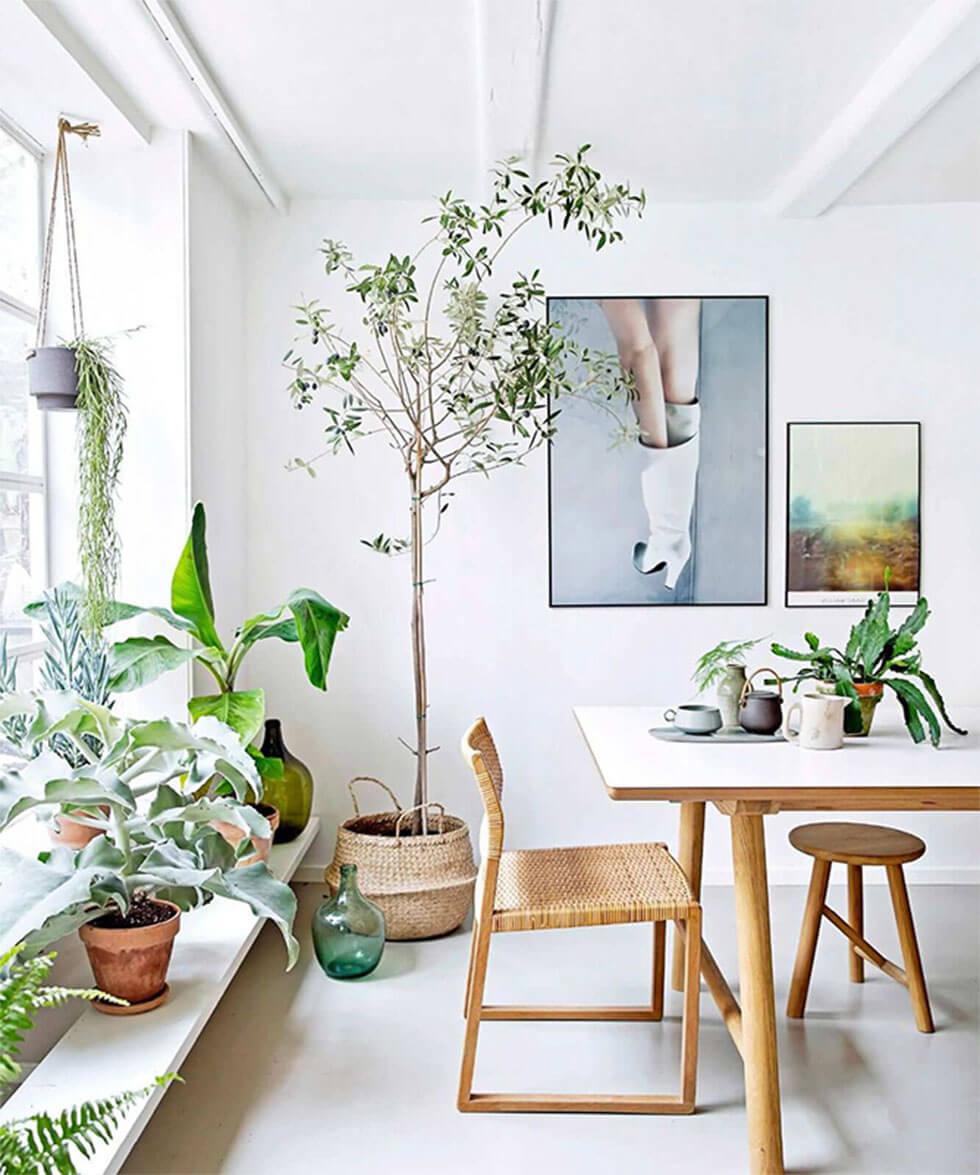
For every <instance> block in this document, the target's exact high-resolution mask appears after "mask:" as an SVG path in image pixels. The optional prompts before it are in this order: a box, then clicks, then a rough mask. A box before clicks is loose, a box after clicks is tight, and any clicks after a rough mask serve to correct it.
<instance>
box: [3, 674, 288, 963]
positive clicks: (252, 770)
mask: <svg viewBox="0 0 980 1175" xmlns="http://www.w3.org/2000/svg"><path fill="white" fill-rule="evenodd" d="M11 714H22V715H24V716H25V717H27V718H28V721H29V723H30V726H29V730H28V740H29V742H30V743H31V744H32V745H34V746H38V745H40V746H41V747H42V748H43V749H41V750H40V752H39V753H38V754H37V755H36V757H35V758H33V759H31V760H29V761H28V762H26V763H24V764H22V765H19V766H18V767H16V768H13V769H9V770H6V771H3V772H0V830H2V829H3V828H5V827H6V826H7V825H9V824H10V823H11V822H12V821H14V820H16V819H17V818H18V817H19V816H21V815H22V814H23V813H25V812H28V811H30V810H32V809H40V810H42V811H43V810H45V809H47V810H52V809H55V810H56V809H60V808H61V807H62V805H66V804H67V805H70V806H72V807H73V808H78V809H84V810H85V814H84V815H82V814H79V816H78V819H79V822H80V823H83V824H86V825H88V826H90V827H94V828H97V829H98V830H99V835H98V836H96V837H95V839H94V840H92V841H90V842H89V843H88V844H87V845H86V846H85V847H84V848H82V849H80V850H79V851H78V852H77V853H76V852H72V851H71V850H70V849H67V848H64V847H57V848H55V849H52V850H51V851H49V852H45V853H41V854H40V855H39V856H38V858H37V859H36V860H32V859H30V858H26V857H23V856H21V855H20V854H19V853H16V852H14V851H13V850H12V849H9V848H3V847H0V951H2V950H5V949H8V948H9V947H10V946H12V945H13V944H15V943H19V942H24V943H25V944H26V947H25V949H26V951H27V952H28V953H35V952H37V951H39V950H43V949H44V948H46V947H47V946H48V945H50V944H51V943H53V942H56V941H57V940H58V939H60V938H62V937H63V936H64V935H66V934H68V933H70V932H72V931H74V930H77V929H78V928H79V927H80V926H82V925H84V924H85V923H87V922H91V921H93V920H94V919H96V918H99V917H101V916H102V915H103V914H105V913H107V912H109V911H118V912H119V913H121V914H122V915H124V916H125V915H126V913H127V912H128V911H129V908H130V905H131V904H132V902H133V900H134V898H136V897H137V896H145V897H152V896H154V895H155V896H158V897H161V898H165V899H166V900H168V901H171V902H174V903H175V904H176V905H177V906H178V907H179V908H180V909H181V910H192V909H194V908H196V907H198V906H201V905H204V904H205V903H207V902H209V901H211V900H212V898H214V897H215V896H219V897H226V898H231V899H233V900H235V901H240V902H244V903H245V904H246V905H248V906H249V907H250V908H251V909H252V911H253V912H254V913H255V914H257V915H259V916H260V917H267V918H269V919H271V920H272V921H273V922H275V924H276V925H277V926H278V928H279V930H280V932H281V933H282V936H283V939H284V940H285V943H286V947H287V952H288V965H289V966H290V967H291V966H292V965H293V963H294V962H295V961H296V958H297V956H298V951H299V948H298V945H297V943H296V940H295V938H294V937H293V934H292V924H293V919H294V917H295V913H296V898H295V895H294V894H293V891H292V890H291V889H290V888H289V886H288V885H284V884H283V883H282V882H281V881H278V880H277V879H276V878H275V877H273V875H272V874H271V873H270V872H269V869H268V868H267V866H266V865H265V864H264V863H262V862H256V863H255V864H252V865H245V866H241V867H236V866H237V865H238V862H239V861H240V860H241V858H242V857H244V856H247V855H250V854H251V853H252V852H254V846H253V838H265V837H269V836H271V829H270V827H269V823H268V821H267V820H266V819H265V818H264V817H263V816H262V815H261V814H260V813H259V812H258V811H257V810H256V809H255V808H253V807H251V806H249V804H248V803H247V801H249V800H254V799H258V798H260V797H261V794H262V783H261V779H260V777H259V774H258V771H257V770H256V766H255V764H254V762H253V761H252V759H251V757H250V756H249V755H248V754H247V753H246V752H245V749H244V748H243V747H242V745H241V742H240V740H239V738H238V736H237V735H236V734H235V732H234V731H232V730H231V729H230V728H229V727H228V726H226V725H225V724H224V723H222V722H219V721H218V720H217V719H216V718H212V717H205V718H202V719H200V720H199V721H197V722H195V723H194V725H193V726H188V725H186V724H184V723H179V722H171V721H168V720H167V719H156V720H154V721H149V722H133V721H129V720H126V719H123V718H120V717H118V716H117V715H115V714H113V713H112V712H111V711H110V710H108V709H107V708H106V707H104V706H98V705H95V704H94V703H92V702H86V701H84V700H83V699H81V698H79V697H78V696H77V695H74V694H68V693H50V694H39V695H24V694H9V695H7V696H6V697H4V698H2V699H0V720H3V719H5V718H7V717H9V716H10V715H11ZM54 734H63V735H64V736H65V738H67V739H68V740H69V741H70V742H71V743H72V744H73V746H74V747H75V749H76V750H77V751H78V752H79V753H80V754H81V756H82V758H83V759H84V763H83V764H82V766H80V767H76V768H71V769H68V765H67V764H66V763H65V761H64V760H63V759H61V758H60V757H59V756H57V755H56V754H54V752H52V751H50V750H49V749H47V746H46V744H48V743H49V742H50V740H51V737H52V735H54ZM86 735H93V736H94V737H95V739H97V740H98V743H99V745H100V746H102V747H103V748H105V749H104V750H103V751H102V752H101V753H100V754H96V753H94V752H93V751H92V750H91V749H90V746H89V743H88V740H87V739H86V737H85V736H86ZM215 777H218V778H219V779H220V780H222V781H223V783H224V784H225V785H227V789H228V792H229V794H228V795H227V796H215V795H205V796H203V797H200V798H199V797H198V795H197V794H196V793H197V792H198V791H199V790H200V789H202V788H203V787H204V785H206V784H207V783H208V781H210V780H212V779H213V778H215ZM141 801H142V802H141ZM215 821H221V822H225V823H230V824H232V825H234V826H235V827H237V828H240V829H242V830H243V832H244V834H245V835H244V836H243V838H242V840H241V842H240V843H239V845H238V846H237V848H232V846H231V845H230V844H229V843H228V842H227V841H226V840H225V839H224V837H222V835H221V834H220V832H218V831H217V829H215V828H214V827H212V823H213V822H215Z"/></svg>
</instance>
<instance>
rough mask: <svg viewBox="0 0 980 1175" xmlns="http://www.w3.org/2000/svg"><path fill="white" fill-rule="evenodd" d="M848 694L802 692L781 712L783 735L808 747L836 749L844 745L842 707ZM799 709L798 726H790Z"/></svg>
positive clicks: (845, 705)
mask: <svg viewBox="0 0 980 1175" xmlns="http://www.w3.org/2000/svg"><path fill="white" fill-rule="evenodd" d="M849 701H850V699H849V698H843V697H840V696H839V695H838V694H804V695H803V697H802V698H800V699H799V700H797V701H795V702H793V703H792V704H791V705H790V706H789V707H787V710H786V713H785V714H784V715H783V737H784V738H785V739H786V741H787V742H789V743H797V745H798V746H801V747H803V748H804V749H806V750H808V751H836V750H838V749H839V748H840V747H842V746H843V745H844V711H845V709H846V708H847V704H848V702H849ZM797 711H799V715H800V729H799V730H798V731H796V730H792V729H791V728H790V722H791V721H792V718H793V715H794V713H796V712H797Z"/></svg>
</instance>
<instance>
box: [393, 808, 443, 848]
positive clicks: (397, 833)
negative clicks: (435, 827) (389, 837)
mask: <svg viewBox="0 0 980 1175" xmlns="http://www.w3.org/2000/svg"><path fill="white" fill-rule="evenodd" d="M430 808H436V809H438V812H439V835H440V836H441V835H442V834H443V833H444V832H445V831H446V809H445V808H444V807H443V806H442V804H437V803H436V802H435V801H434V800H430V801H429V802H428V803H427V804H416V805H415V807H414V808H406V809H405V811H404V812H402V813H401V815H400V816H399V817H398V819H397V820H396V821H395V839H396V840H397V839H398V837H400V836H401V834H402V832H401V830H402V821H403V820H404V819H405V817H406V816H411V815H412V813H413V812H422V811H426V812H427V811H428V810H429V809H430Z"/></svg>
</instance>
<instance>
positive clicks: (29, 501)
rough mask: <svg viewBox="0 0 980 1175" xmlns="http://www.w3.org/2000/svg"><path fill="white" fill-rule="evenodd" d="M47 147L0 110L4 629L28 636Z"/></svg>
mask: <svg viewBox="0 0 980 1175" xmlns="http://www.w3.org/2000/svg"><path fill="white" fill-rule="evenodd" d="M40 195H41V153H40V150H39V149H38V148H37V147H36V145H35V144H34V143H33V142H32V140H31V139H30V138H29V136H27V135H25V134H23V133H22V132H19V131H18V130H17V128H16V127H14V126H13V125H12V124H11V123H10V122H9V120H7V119H6V118H4V117H3V116H2V115H0V631H2V632H6V633H7V634H8V640H9V641H10V644H11V646H16V645H18V644H24V643H26V642H30V640H31V638H32V632H31V625H30V624H29V623H28V622H27V620H26V618H25V617H24V615H23V612H22V609H23V607H24V604H26V603H27V602H28V600H31V599H33V598H34V597H35V596H36V595H37V594H38V593H39V592H40V590H41V588H43V587H44V585H45V580H46V564H47V542H46V531H47V528H46V508H45V480H44V460H45V447H44V422H43V420H42V418H41V413H40V412H38V410H37V408H36V407H35V406H34V404H33V403H32V402H31V398H30V396H29V395H28V392H27V364H26V362H25V359H26V356H27V352H28V350H29V349H30V348H31V347H32V346H33V345H34V332H35V330H36V328H37V304H38V293H39V291H38V278H39V269H40V207H41V201H40Z"/></svg>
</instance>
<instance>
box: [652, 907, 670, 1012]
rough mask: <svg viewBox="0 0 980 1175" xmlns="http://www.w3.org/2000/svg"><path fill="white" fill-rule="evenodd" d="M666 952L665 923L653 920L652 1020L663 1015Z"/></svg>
mask: <svg viewBox="0 0 980 1175" xmlns="http://www.w3.org/2000/svg"><path fill="white" fill-rule="evenodd" d="M666 954H667V923H666V922H654V924H653V993H652V996H651V999H650V1008H651V1010H652V1013H653V1019H654V1020H662V1019H663V1017H664V971H665V969H666V960H665V956H666Z"/></svg>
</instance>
